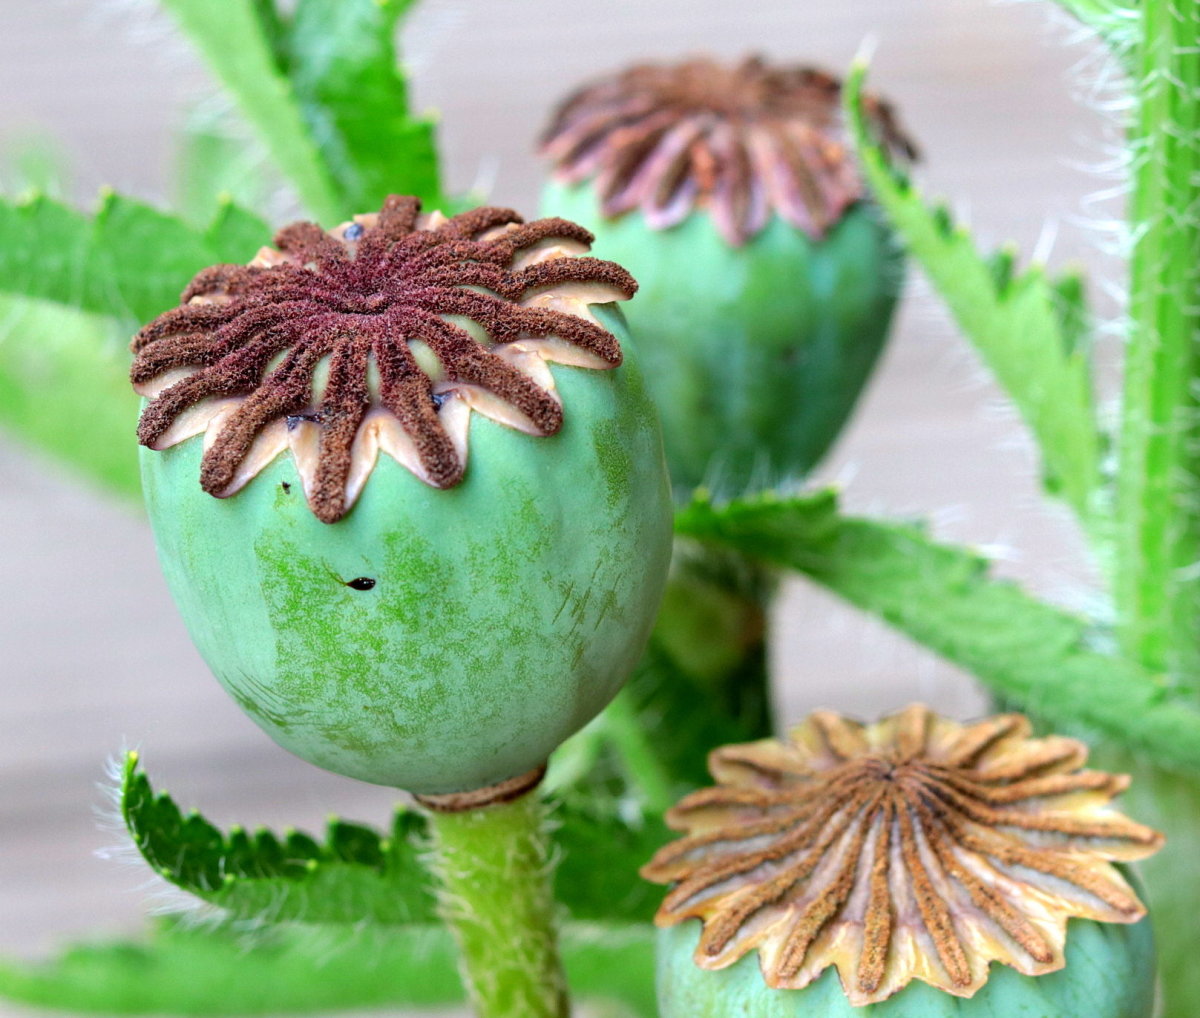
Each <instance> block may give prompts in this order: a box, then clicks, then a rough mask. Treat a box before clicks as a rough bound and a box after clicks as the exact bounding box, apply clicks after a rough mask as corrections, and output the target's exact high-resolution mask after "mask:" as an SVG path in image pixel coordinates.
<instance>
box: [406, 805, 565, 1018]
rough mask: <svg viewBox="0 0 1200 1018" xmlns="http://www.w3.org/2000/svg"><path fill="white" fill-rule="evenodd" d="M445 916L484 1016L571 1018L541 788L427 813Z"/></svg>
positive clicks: (470, 991)
mask: <svg viewBox="0 0 1200 1018" xmlns="http://www.w3.org/2000/svg"><path fill="white" fill-rule="evenodd" d="M430 830H431V833H432V836H433V840H432V845H431V859H432V863H433V871H434V873H435V875H436V876H437V878H438V882H439V887H438V900H439V908H440V911H441V915H442V918H443V919H444V920H445V921H446V923H447V924H448V925H449V926H450V928H451V930H452V931H453V933H454V938H455V940H456V942H457V944H458V948H459V968H460V972H461V974H462V977H463V982H464V983H465V984H466V988H467V993H468V996H469V997H470V999H471V1002H472V1004H473V1006H474V1008H475V1013H476V1014H477V1015H478V1016H479V1018H566V1016H567V1014H568V1011H569V1008H568V1003H567V985H566V978H565V976H564V975H563V969H562V962H561V961H560V959H559V953H558V937H557V932H556V928H555V923H554V895H553V890H552V887H551V882H550V878H551V870H552V867H551V862H550V853H549V848H548V838H547V835H546V830H545V807H544V806H543V804H542V800H541V797H540V796H539V795H538V793H537V791H536V790H534V791H533V792H531V793H529V794H526V795H523V796H521V797H520V798H519V799H516V800H515V801H512V802H505V803H498V804H496V805H491V806H484V807H482V808H480V809H472V810H466V811H464V812H460V813H438V812H431V813H430Z"/></svg>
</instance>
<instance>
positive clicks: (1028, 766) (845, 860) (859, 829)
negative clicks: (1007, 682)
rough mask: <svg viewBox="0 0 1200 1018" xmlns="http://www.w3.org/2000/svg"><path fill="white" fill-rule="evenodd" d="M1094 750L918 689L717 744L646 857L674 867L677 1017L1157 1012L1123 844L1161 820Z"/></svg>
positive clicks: (1142, 837) (663, 997)
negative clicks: (886, 702) (890, 710)
mask: <svg viewBox="0 0 1200 1018" xmlns="http://www.w3.org/2000/svg"><path fill="white" fill-rule="evenodd" d="M1086 758H1087V749H1086V748H1085V747H1084V746H1083V744H1082V743H1079V742H1077V741H1075V740H1073V739H1066V738H1061V737H1054V736H1052V737H1049V738H1041V739H1034V738H1030V725H1029V723H1028V721H1026V719H1025V718H1023V717H1022V716H1021V715H1019V714H1006V715H1000V716H997V717H993V718H989V719H987V720H984V721H980V722H977V723H974V724H967V725H963V724H959V723H957V722H954V721H949V720H946V719H944V718H940V717H938V716H936V715H935V714H933V713H932V712H931V711H929V710H928V709H926V708H924V707H920V706H913V707H909V708H907V709H905V710H903V711H901V712H899V713H897V714H894V715H892V716H890V717H887V718H885V719H883V720H882V721H879V722H877V723H875V724H871V725H863V724H859V723H857V722H853V721H848V720H846V719H845V718H842V717H839V716H838V715H836V714H832V713H829V712H824V711H821V712H818V713H816V714H813V715H812V716H810V717H809V718H808V719H807V720H806V721H805V722H804V723H803V724H801V725H800V726H798V727H797V728H794V729H793V730H792V731H791V732H790V733H789V735H788V738H787V740H786V741H776V740H773V739H766V740H762V741H760V742H754V743H748V744H745V745H740V746H726V747H724V748H722V749H718V750H716V751H715V752H714V753H712V754H711V756H710V757H709V767H710V770H711V771H712V774H713V777H714V778H715V779H716V780H717V782H718V783H717V785H716V786H715V787H713V788H706V789H703V790H701V791H699V792H695V793H693V794H692V795H689V796H687V797H686V798H685V799H683V800H682V801H681V802H680V803H679V805H677V806H676V807H675V808H674V809H672V810H671V811H670V812H669V813H668V814H667V819H668V822H669V823H670V824H671V826H672V827H674V828H675V829H677V830H681V831H684V832H685V833H686V836H685V837H683V838H681V839H680V840H678V841H676V842H673V843H671V844H669V845H667V846H666V847H665V848H663V849H662V850H660V851H659V852H658V854H657V855H656V856H655V857H654V859H653V860H652V861H651V862H650V863H649V864H648V865H647V866H646V867H645V868H644V869H643V874H644V875H645V876H646V877H648V878H649V879H651V880H654V881H657V882H660V883H667V884H671V885H673V888H672V890H671V891H670V893H669V894H668V895H667V897H666V899H665V900H664V902H663V905H662V907H661V908H660V909H659V912H658V915H657V917H656V921H657V923H658V925H659V926H660V927H663V929H662V931H661V933H660V941H659V961H658V987H659V1007H660V1013H661V1015H662V1018H724V1016H726V1015H732V1014H737V1015H739V1016H744V1018H792V1016H801V1015H822V1016H824V1018H857V1016H859V1015H871V1016H873V1018H943V1016H945V1018H974V1016H979V1018H1009V1016H1017V1015H1029V1016H1031V1018H1032V1016H1037V1018H1149V1016H1150V1015H1151V1013H1152V1010H1153V1002H1154V950H1153V943H1152V939H1151V935H1150V929H1149V923H1148V921H1146V920H1145V918H1144V916H1145V908H1144V907H1143V905H1142V903H1141V902H1140V901H1139V900H1138V897H1137V894H1136V893H1135V892H1134V890H1133V888H1132V887H1131V886H1130V885H1129V883H1128V882H1127V881H1126V879H1125V877H1124V876H1123V875H1122V874H1121V872H1120V871H1119V869H1118V868H1117V866H1116V865H1114V863H1123V862H1130V861H1133V860H1136V859H1141V858H1144V857H1146V856H1148V855H1150V854H1152V853H1153V852H1155V851H1157V849H1158V848H1159V847H1160V846H1161V844H1162V837H1161V835H1159V834H1158V833H1157V832H1155V831H1153V830H1151V829H1150V828H1148V827H1144V826H1142V825H1141V824H1136V823H1134V822H1133V821H1131V820H1129V819H1127V818H1126V817H1124V816H1122V815H1121V814H1120V813H1118V812H1117V811H1116V810H1115V809H1114V808H1113V806H1112V805H1111V800H1112V799H1113V797H1114V796H1116V795H1117V794H1118V793H1119V792H1121V791H1122V790H1123V789H1124V788H1125V787H1126V786H1127V785H1128V781H1129V779H1128V778H1127V777H1125V776H1124V775H1113V774H1105V773H1102V772H1099V771H1089V770H1082V769H1081V768H1082V767H1083V764H1084V762H1085V760H1086ZM697 920H698V922H697ZM756 956H757V957H756Z"/></svg>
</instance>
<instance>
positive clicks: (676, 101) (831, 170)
mask: <svg viewBox="0 0 1200 1018" xmlns="http://www.w3.org/2000/svg"><path fill="white" fill-rule="evenodd" d="M840 96H841V82H840V81H838V79H837V78H835V77H833V76H832V75H830V74H827V73H825V72H824V71H820V70H817V69H815V68H811V67H797V66H778V67H777V66H772V65H770V64H768V63H766V62H765V61H764V60H762V59H761V58H759V57H750V58H748V59H746V60H744V61H742V62H741V63H740V64H736V65H726V64H722V63H719V62H717V61H715V60H713V59H710V58H698V59H694V60H688V61H685V62H683V63H679V64H639V65H637V66H634V67H631V68H629V69H628V70H626V71H624V72H622V73H620V74H617V75H614V76H612V77H609V78H605V79H604V80H602V81H598V82H596V83H594V84H591V85H588V86H586V87H584V88H581V89H580V90H579V91H577V92H575V93H574V94H573V95H571V96H569V97H568V98H567V99H566V100H564V101H563V103H562V104H561V105H560V106H559V108H558V111H557V113H556V115H555V117H554V120H553V122H552V123H551V125H550V127H549V129H548V130H547V131H546V133H545V135H544V137H543V140H542V151H543V153H544V154H545V155H546V156H548V157H549V158H550V159H551V160H552V162H553V163H554V167H555V175H556V177H557V178H558V179H559V180H560V181H562V182H563V183H565V184H576V183H579V182H581V181H583V180H586V179H589V178H592V179H593V186H594V188H595V190H596V192H597V194H598V195H599V197H600V208H601V211H602V212H603V214H604V215H605V216H609V217H616V216H620V215H623V214H625V213H626V212H631V211H633V210H634V209H639V210H640V211H641V213H642V215H643V216H644V217H645V219H646V222H647V224H648V225H650V226H651V227H653V228H655V229H666V228H668V227H671V226H674V225H676V224H678V223H680V222H682V221H683V220H684V219H686V218H687V216H688V215H689V214H690V213H691V212H692V211H693V209H695V208H697V207H703V208H707V210H708V211H709V213H710V214H711V215H712V217H713V220H714V221H715V223H716V225H717V229H718V230H719V231H720V233H721V235H722V236H723V237H724V238H725V240H726V241H727V242H728V243H730V244H732V245H734V246H740V245H742V244H745V243H746V242H747V241H748V240H750V239H751V238H753V237H754V236H755V235H756V234H758V233H759V232H760V231H761V230H762V229H763V228H764V227H765V226H766V225H767V222H768V220H769V219H770V217H771V215H772V213H774V214H777V215H779V216H780V217H781V218H782V219H783V220H785V221H786V222H787V223H789V224H790V225H792V226H794V227H795V228H796V229H798V230H802V231H804V232H805V233H807V234H808V235H810V236H812V237H820V236H823V235H824V234H825V233H826V232H827V231H828V230H829V229H830V227H832V226H833V224H834V223H836V222H837V221H838V220H839V219H840V218H841V217H842V215H843V214H844V213H845V211H846V210H847V209H848V208H849V207H850V206H851V205H852V204H853V203H855V202H856V201H858V200H859V199H860V198H862V197H863V187H862V182H861V180H860V179H859V175H858V172H857V169H856V167H855V165H854V160H853V157H852V156H851V154H850V153H849V152H848V151H847V149H846V146H845V144H844V142H843V141H842V139H841V128H840V119H841V116H840V109H839V101H840ZM867 103H868V110H869V113H870V115H871V116H872V117H873V119H874V120H875V122H876V125H877V127H878V129H879V131H880V134H881V136H882V137H883V139H884V141H885V143H886V144H887V145H888V147H889V148H890V149H891V150H892V152H893V154H895V155H897V156H900V157H902V158H908V159H912V158H915V157H916V147H915V146H914V145H913V143H912V142H911V141H910V140H909V139H908V137H907V136H906V135H905V134H904V133H903V132H902V131H901V129H900V127H899V125H898V123H897V121H896V118H895V115H894V114H893V112H892V109H891V107H890V106H889V105H888V104H887V103H885V102H882V101H881V100H879V99H876V98H870V99H868V100H867Z"/></svg>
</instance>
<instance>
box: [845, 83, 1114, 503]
mask: <svg viewBox="0 0 1200 1018" xmlns="http://www.w3.org/2000/svg"><path fill="white" fill-rule="evenodd" d="M865 73H866V72H865V68H864V67H863V66H862V65H859V66H857V67H855V68H854V70H853V71H852V72H851V74H850V76H849V79H848V80H847V83H846V91H845V106H846V115H847V119H848V122H849V124H850V128H851V133H852V135H853V137H854V142H855V145H856V146H857V148H858V153H859V158H860V161H861V163H862V168H863V172H864V173H865V174H866V177H867V180H868V182H869V183H870V186H871V190H872V192H873V193H874V197H875V200H876V201H877V202H878V203H879V205H880V206H881V207H882V208H883V211H884V212H885V214H886V215H887V218H888V220H889V221H890V223H891V225H892V226H893V227H894V228H895V230H896V232H897V233H898V234H899V236H900V238H901V240H902V242H903V243H904V245H905V247H906V248H907V249H908V251H909V253H911V254H912V256H913V257H914V258H916V259H917V260H918V261H919V262H920V263H921V266H922V268H923V269H924V270H925V273H926V275H927V276H928V277H929V279H930V281H931V282H932V283H933V285H934V286H935V287H936V288H937V290H938V292H939V293H940V294H941V296H942V298H943V299H944V300H945V302H946V304H947V306H948V307H949V308H950V311H951V312H952V313H953V315H954V317H955V319H956V320H957V322H958V324H959V326H960V327H961V329H962V330H963V333H964V334H965V335H966V336H967V338H968V339H970V341H971V342H972V343H973V344H974V346H975V348H976V350H977V351H978V352H979V354H980V356H981V357H982V358H983V360H984V362H985V363H986V364H987V366H988V367H989V368H990V369H991V371H992V372H993V373H994V374H995V376H996V378H997V380H998V381H999V383H1000V384H1001V386H1003V387H1004V389H1005V391H1006V392H1007V393H1008V395H1009V396H1010V397H1011V398H1012V400H1013V402H1014V403H1015V404H1016V407H1017V409H1018V411H1019V412H1020V414H1021V416H1022V418H1024V420H1025V423H1026V424H1027V425H1028V426H1029V428H1030V430H1031V431H1032V432H1033V434H1034V437H1035V438H1036V439H1037V442H1038V445H1039V446H1040V448H1041V453H1042V458H1043V462H1044V472H1045V478H1044V479H1045V484H1046V487H1047V490H1048V491H1050V492H1051V493H1052V494H1055V495H1058V496H1060V497H1062V498H1063V499H1064V500H1065V501H1066V502H1067V503H1068V504H1069V505H1070V506H1071V507H1072V508H1073V509H1074V510H1075V511H1076V513H1078V514H1079V516H1080V518H1081V519H1083V520H1085V521H1086V520H1089V519H1091V518H1093V517H1095V516H1096V514H1097V513H1098V512H1099V511H1100V510H1101V508H1102V507H1101V506H1100V505H1098V500H1099V493H1100V487H1101V474H1100V460H1101V456H1102V454H1103V445H1102V441H1101V436H1100V432H1099V430H1098V428H1097V425H1096V419H1095V411H1094V408H1093V405H1092V383H1091V366H1090V363H1089V359H1088V349H1087V342H1086V322H1087V311H1086V307H1085V304H1084V299H1083V287H1082V281H1081V280H1080V278H1079V277H1078V276H1076V275H1067V276H1065V277H1063V278H1062V279H1060V280H1053V279H1051V278H1049V277H1048V276H1047V275H1046V273H1045V272H1044V271H1043V270H1042V269H1041V268H1039V267H1036V266H1035V267H1031V268H1029V269H1026V270H1025V271H1024V272H1021V273H1019V274H1014V272H1013V263H1014V261H1015V258H1014V255H1013V253H1012V252H1011V251H1008V250H1005V251H1001V252H1000V253H999V254H997V255H996V256H994V257H993V258H992V259H991V260H990V261H989V260H987V259H985V258H983V257H982V256H981V255H980V254H979V252H978V250H977V249H976V247H975V244H974V242H973V240H972V239H971V235H970V234H969V233H968V232H967V230H965V229H964V228H963V227H960V226H956V225H955V223H954V222H953V220H952V219H951V217H950V213H949V212H948V211H947V209H946V208H945V207H944V206H937V207H933V208H930V207H929V206H927V205H926V204H925V202H924V200H923V198H922V196H921V194H920V192H919V191H918V190H917V189H916V188H915V187H913V185H912V184H911V183H910V182H909V181H908V180H907V178H906V177H905V176H904V175H903V174H902V173H901V172H900V171H899V170H897V169H896V168H894V167H892V166H891V165H890V164H889V163H888V161H887V157H886V155H885V154H884V152H883V150H882V148H881V147H880V146H879V145H878V144H877V143H876V142H875V141H874V140H873V139H872V137H871V133H870V127H869V124H868V121H867V118H866V115H865V112H864V110H863V106H862V86H863V80H864V77H865Z"/></svg>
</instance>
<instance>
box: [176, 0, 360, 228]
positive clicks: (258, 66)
mask: <svg viewBox="0 0 1200 1018" xmlns="http://www.w3.org/2000/svg"><path fill="white" fill-rule="evenodd" d="M163 5H164V6H165V7H166V8H167V9H168V10H170V11H171V13H172V14H174V15H175V17H176V18H178V19H179V23H180V24H181V25H182V26H183V28H184V30H185V31H186V32H187V34H188V35H189V36H190V37H191V39H192V41H193V42H195V43H196V45H197V46H198V47H199V48H200V51H201V53H203V54H204V57H205V59H206V60H207V61H208V63H209V65H210V66H211V67H212V69H213V71H214V72H215V73H216V75H217V77H218V78H219V79H220V81H221V83H222V84H223V85H224V86H225V87H226V88H227V89H228V90H229V91H230V93H231V94H232V95H233V97H234V98H235V99H236V100H237V102H238V105H239V106H240V107H241V110H242V113H243V114H244V115H245V117H246V120H247V122H249V123H250V124H251V125H252V126H253V127H254V129H255V130H256V131H257V132H258V134H259V136H260V137H261V138H262V140H263V143H264V144H265V145H266V146H267V149H268V150H269V151H270V153H271V155H272V157H273V158H274V160H275V163H276V165H277V166H278V167H279V169H280V170H281V171H282V172H283V173H285V174H287V176H288V178H289V179H290V180H291V181H292V183H293V184H294V185H295V187H296V190H297V192H299V194H300V198H301V200H302V201H303V202H304V204H305V205H307V206H308V208H309V210H310V211H311V212H312V213H313V214H314V215H315V216H316V217H317V218H318V219H319V220H321V221H322V222H324V223H327V224H328V225H330V226H332V225H333V224H334V223H336V222H338V221H339V220H341V219H344V218H346V217H347V216H349V215H350V214H351V213H352V212H354V211H357V210H355V209H351V208H348V207H347V206H346V202H345V196H344V195H343V194H341V193H340V191H339V189H338V186H337V184H336V183H335V181H334V179H333V175H332V174H331V172H330V169H329V166H328V165H327V163H326V161H325V159H324V157H323V155H322V153H321V151H320V149H319V148H318V146H317V144H316V142H315V141H314V139H313V137H312V135H311V134H310V131H309V127H308V125H307V124H306V123H305V117H304V115H303V113H302V112H301V109H300V104H299V102H298V100H297V97H296V94H295V90H294V89H293V87H292V83H291V82H290V81H289V80H288V79H287V77H286V75H285V74H284V72H283V70H282V68H281V67H280V62H279V54H278V52H277V50H276V48H275V42H276V40H274V39H272V38H271V37H270V34H269V33H270V29H269V25H268V22H267V21H266V19H265V10H266V5H264V4H262V3H261V2H259V0H222V2H221V3H213V2H212V0H163Z"/></svg>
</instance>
